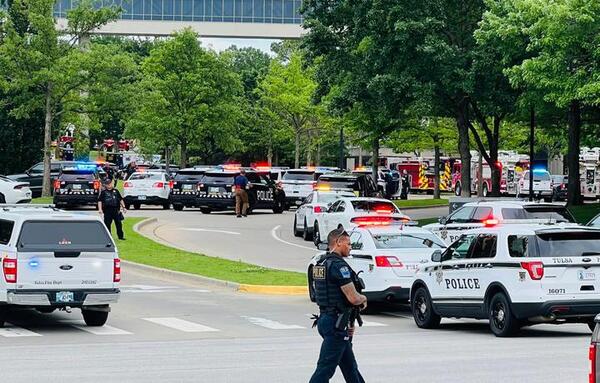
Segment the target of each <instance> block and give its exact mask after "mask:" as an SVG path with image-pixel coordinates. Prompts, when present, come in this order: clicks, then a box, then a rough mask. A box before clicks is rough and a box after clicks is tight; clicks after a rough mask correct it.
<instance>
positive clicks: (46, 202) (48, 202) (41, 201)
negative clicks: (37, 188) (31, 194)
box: [31, 197, 52, 205]
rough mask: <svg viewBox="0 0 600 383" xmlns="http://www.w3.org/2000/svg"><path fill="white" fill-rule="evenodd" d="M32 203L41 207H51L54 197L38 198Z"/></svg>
mask: <svg viewBox="0 0 600 383" xmlns="http://www.w3.org/2000/svg"><path fill="white" fill-rule="evenodd" d="M31 203H35V204H40V205H51V204H52V197H38V198H34V199H32V200H31Z"/></svg>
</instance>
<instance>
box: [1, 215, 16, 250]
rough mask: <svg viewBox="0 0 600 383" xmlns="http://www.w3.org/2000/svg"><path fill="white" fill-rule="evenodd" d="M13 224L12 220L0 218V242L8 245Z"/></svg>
mask: <svg viewBox="0 0 600 383" xmlns="http://www.w3.org/2000/svg"><path fill="white" fill-rule="evenodd" d="M14 226H15V223H14V222H13V221H6V220H3V219H2V220H0V244H2V245H8V242H10V237H11V235H12V232H13V228H14Z"/></svg>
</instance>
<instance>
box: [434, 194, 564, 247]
mask: <svg viewBox="0 0 600 383" xmlns="http://www.w3.org/2000/svg"><path fill="white" fill-rule="evenodd" d="M519 222H522V223H525V222H529V223H533V222H536V223H547V222H551V223H574V222H575V219H574V218H573V216H572V215H571V213H569V211H568V210H567V208H566V207H565V206H563V205H558V204H549V203H547V204H544V203H534V202H526V201H477V202H469V203H466V204H464V205H463V206H462V207H460V208H458V209H457V210H455V211H454V212H452V214H450V215H448V216H447V217H441V218H440V219H439V221H438V223H432V224H429V225H425V226H423V227H424V228H426V229H428V230H431V231H432V232H434V233H435V234H437V235H438V236H439V237H440V238H442V239H443V240H444V241H445V242H446V243H447V244H451V243H452V242H454V241H455V240H456V239H458V238H459V237H460V236H461V235H462V234H463V233H464V232H465V231H467V230H471V229H477V228H480V227H485V226H487V225H496V224H498V223H519Z"/></svg>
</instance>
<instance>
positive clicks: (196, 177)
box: [175, 172, 204, 181]
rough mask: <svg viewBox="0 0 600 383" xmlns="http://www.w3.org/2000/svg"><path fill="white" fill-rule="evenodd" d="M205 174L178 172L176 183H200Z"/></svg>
mask: <svg viewBox="0 0 600 383" xmlns="http://www.w3.org/2000/svg"><path fill="white" fill-rule="evenodd" d="M203 175H204V172H178V173H177V174H176V175H175V181H200V179H201V178H202V176H203Z"/></svg>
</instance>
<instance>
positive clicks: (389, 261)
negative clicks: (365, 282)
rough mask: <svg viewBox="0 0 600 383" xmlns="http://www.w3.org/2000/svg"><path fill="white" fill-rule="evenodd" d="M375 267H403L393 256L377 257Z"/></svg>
mask: <svg viewBox="0 0 600 383" xmlns="http://www.w3.org/2000/svg"><path fill="white" fill-rule="evenodd" d="M375 264H376V265H377V267H404V265H403V264H402V262H400V260H399V259H398V258H396V257H394V256H390V255H378V256H376V257H375Z"/></svg>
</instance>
